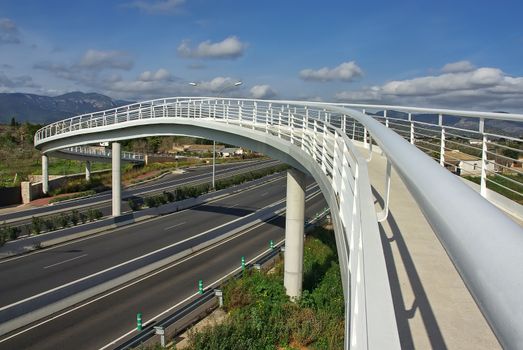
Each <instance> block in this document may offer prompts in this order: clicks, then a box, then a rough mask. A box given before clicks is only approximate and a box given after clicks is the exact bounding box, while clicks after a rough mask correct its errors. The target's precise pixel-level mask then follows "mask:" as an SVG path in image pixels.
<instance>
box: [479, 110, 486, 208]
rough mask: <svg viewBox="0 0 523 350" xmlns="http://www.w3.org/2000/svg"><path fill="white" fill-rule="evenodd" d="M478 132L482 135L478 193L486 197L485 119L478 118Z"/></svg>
mask: <svg viewBox="0 0 523 350" xmlns="http://www.w3.org/2000/svg"><path fill="white" fill-rule="evenodd" d="M479 132H480V133H481V134H482V135H483V139H482V147H481V183H480V194H481V196H482V197H483V198H487V166H488V159H487V151H488V147H487V146H488V139H487V135H486V134H485V119H484V118H480V119H479Z"/></svg>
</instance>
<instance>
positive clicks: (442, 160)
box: [438, 114, 445, 167]
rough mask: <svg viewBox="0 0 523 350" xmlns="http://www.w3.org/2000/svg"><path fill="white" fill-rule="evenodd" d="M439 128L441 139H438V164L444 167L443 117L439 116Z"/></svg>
mask: <svg viewBox="0 0 523 350" xmlns="http://www.w3.org/2000/svg"><path fill="white" fill-rule="evenodd" d="M438 124H439V126H440V127H441V139H440V150H439V164H440V165H441V166H442V167H445V128H444V127H443V115H442V114H440V115H439V122H438Z"/></svg>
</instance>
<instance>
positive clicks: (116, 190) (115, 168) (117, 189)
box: [112, 142, 122, 217]
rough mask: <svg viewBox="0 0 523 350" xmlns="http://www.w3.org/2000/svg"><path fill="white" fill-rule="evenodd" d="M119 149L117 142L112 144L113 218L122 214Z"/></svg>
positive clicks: (120, 147)
mask: <svg viewBox="0 0 523 350" xmlns="http://www.w3.org/2000/svg"><path fill="white" fill-rule="evenodd" d="M121 149H122V146H121V145H120V144H119V143H118V142H113V144H112V173H113V183H112V188H113V217H116V216H120V215H121V214H122V174H121V171H122V169H121V165H122V163H121V162H122V161H121Z"/></svg>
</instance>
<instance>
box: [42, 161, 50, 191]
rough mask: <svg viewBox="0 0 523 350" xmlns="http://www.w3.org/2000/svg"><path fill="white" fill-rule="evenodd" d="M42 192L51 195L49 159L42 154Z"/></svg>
mask: <svg viewBox="0 0 523 350" xmlns="http://www.w3.org/2000/svg"><path fill="white" fill-rule="evenodd" d="M42 192H43V193H44V194H47V193H49V158H48V157H47V155H45V154H42Z"/></svg>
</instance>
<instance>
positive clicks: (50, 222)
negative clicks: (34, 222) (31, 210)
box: [44, 217, 56, 232]
mask: <svg viewBox="0 0 523 350" xmlns="http://www.w3.org/2000/svg"><path fill="white" fill-rule="evenodd" d="M55 221H56V220H55V219H54V218H52V217H50V218H46V219H45V220H44V227H45V229H46V230H47V231H48V232H50V231H54V230H55V229H56V222H55Z"/></svg>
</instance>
